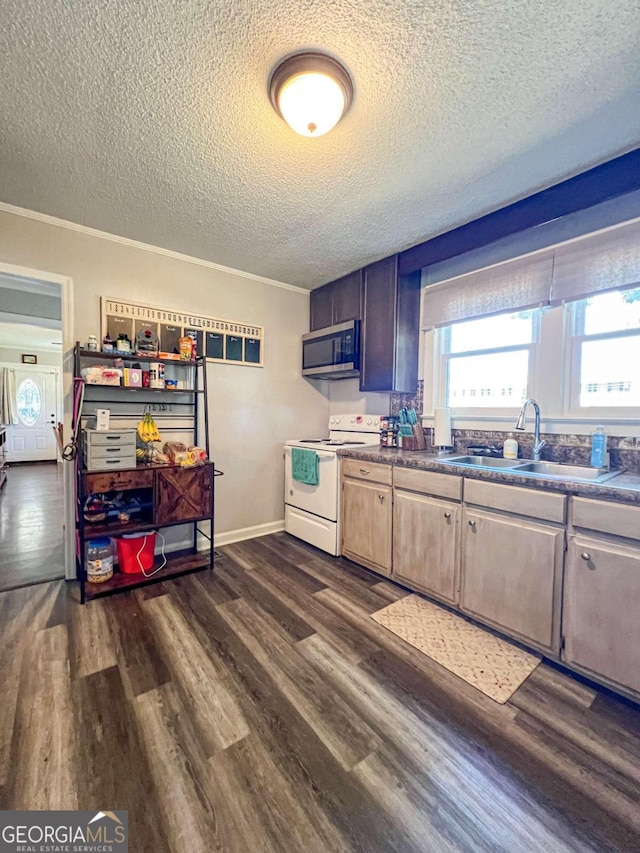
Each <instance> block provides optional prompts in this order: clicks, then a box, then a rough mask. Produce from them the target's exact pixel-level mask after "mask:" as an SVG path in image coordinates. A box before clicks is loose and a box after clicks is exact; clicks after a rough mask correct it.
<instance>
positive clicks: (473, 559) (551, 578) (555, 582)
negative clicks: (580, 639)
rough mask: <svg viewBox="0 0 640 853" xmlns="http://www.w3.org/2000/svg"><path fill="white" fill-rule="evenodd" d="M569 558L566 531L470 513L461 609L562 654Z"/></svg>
mask: <svg viewBox="0 0 640 853" xmlns="http://www.w3.org/2000/svg"><path fill="white" fill-rule="evenodd" d="M563 556H564V529H563V528H560V527H553V526H551V525H547V524H538V523H536V522H533V521H529V520H528V519H523V518H512V517H509V516H503V515H498V514H497V513H490V512H483V511H481V510H475V511H473V510H469V509H466V508H465V509H464V511H463V518H462V583H461V588H460V608H461V609H462V610H464V611H465V612H466V613H469V614H471V615H472V616H475V617H477V618H478V619H480V620H482V621H485V622H488V623H490V624H491V625H495V626H496V627H498V628H503V629H504V630H505V631H506V632H507V633H509V634H513V635H514V636H517V637H518V638H520V639H522V640H523V641H524V642H531V643H532V644H534V645H536V646H540V647H542V648H544V649H548V650H550V651H554V652H557V651H558V650H559V648H560V631H559V623H560V612H559V610H560V589H559V585H560V581H561V578H562V559H563Z"/></svg>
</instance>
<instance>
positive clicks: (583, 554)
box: [580, 551, 591, 560]
mask: <svg viewBox="0 0 640 853" xmlns="http://www.w3.org/2000/svg"><path fill="white" fill-rule="evenodd" d="M580 556H581V557H582V559H583V560H590V559H591V554H589V552H588V551H583V552H582V554H580Z"/></svg>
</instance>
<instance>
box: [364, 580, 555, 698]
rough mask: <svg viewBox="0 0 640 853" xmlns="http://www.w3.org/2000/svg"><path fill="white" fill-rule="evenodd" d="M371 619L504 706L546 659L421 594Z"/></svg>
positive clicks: (398, 602)
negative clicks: (543, 659) (524, 649)
mask: <svg viewBox="0 0 640 853" xmlns="http://www.w3.org/2000/svg"><path fill="white" fill-rule="evenodd" d="M371 618H372V619H375V621H376V622H378V623H379V624H380V625H383V626H384V627H385V628H387V629H388V630H389V631H391V632H392V633H393V634H395V635H396V636H398V637H400V638H401V639H403V640H405V641H406V642H407V643H410V644H411V645H412V646H414V647H415V648H416V649H419V650H420V651H421V652H423V653H424V654H425V655H428V656H429V657H430V658H432V659H433V660H434V661H436V663H439V664H440V665H441V666H444V667H446V669H448V670H449V671H450V672H453V673H455V675H458V676H459V677H460V678H463V679H464V680H465V681H467V682H468V683H469V684H472V685H473V686H474V687H477V688H478V690H481V691H482V692H483V693H485V694H486V695H487V696H490V697H491V698H492V699H495V701H496V702H500V703H501V704H504V703H505V702H506V701H507V699H509V697H510V696H511V695H512V694H513V693H514V692H515V691H516V690H517V688H518V687H520V685H521V684H522V682H523V681H525V680H526V679H527V678H528V677H529V676H530V675H531V673H532V672H533V670H534V669H535V668H536V667H537V666H538V664H539V663H540V661H541V660H542V658H541V657H540V656H539V655H535V654H531V653H530V652H525V651H523V650H522V649H520V648H518V646H514V645H512V644H511V643H508V642H507V641H506V640H502V639H500V638H499V637H496V636H495V635H494V634H491V633H490V632H489V631H485V630H483V629H482V628H479V627H477V626H476V625H472V624H471V623H470V622H468V621H467V620H466V619H463V618H462V617H461V616H457V615H456V614H455V613H451V612H450V611H448V610H445V609H444V608H443V607H438V605H437V604H433V603H432V602H430V601H426V600H425V599H424V598H421V597H420V596H418V595H409V596H407V597H406V598H402V599H400V601H394V602H393V604H390V605H389V606H388V607H384V608H383V609H382V610H378V611H377V612H376V613H373V614H372V615H371Z"/></svg>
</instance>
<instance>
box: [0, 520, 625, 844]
mask: <svg viewBox="0 0 640 853" xmlns="http://www.w3.org/2000/svg"><path fill="white" fill-rule="evenodd" d="M220 551H221V554H222V556H221V557H220V559H219V560H218V561H217V563H216V570H215V572H214V573H210V572H201V573H199V574H197V575H190V576H187V577H184V578H180V579H177V580H174V581H170V582H166V583H161V584H158V585H156V586H152V587H145V588H142V589H139V590H135V591H131V592H128V593H124V594H122V595H118V596H114V597H112V598H107V599H97V600H94V601H91V602H89V603H88V604H86V605H85V606H84V607H81V606H80V605H79V604H78V603H77V594H76V591H75V590H73V587H69V585H65V584H64V583H63V582H58V583H50V584H43V585H40V586H33V587H28V588H24V589H19V590H14V591H11V592H5V593H2V594H1V595H0V630H1V637H0V683H2V684H3V687H4V689H3V697H2V712H1V714H0V808H3V809H11V808H30V809H42V808H70V809H73V808H83V809H85V808H86V809H98V808H100V809H128V811H129V826H130V836H131V839H130V849H131V850H132V851H160V853H164V851H167V853H193V851H202V853H211V851H223V853H246V851H273V853H275V851H278V853H280V851H287V853H297V851H301V853H315V851H318V853H320V851H322V853H325V851H331V853H333V851H336V853H339V851H362V852H363V853H364V851H366V853H378V851H380V853H386V851H389V852H390V851H403V853H404V851H407V853H414V851H415V853H417V851H420V853H425V851H426V853H448V851H474V853H475V851H486V853H495V851H505V853H506V851H509V853H512V851H517V853H520V851H524V853H538V851H548V853H563V852H564V851H573V853H578V851H579V853H595V851H638V850H640V803H639V792H640V708H639V707H637V706H635V705H632V704H631V703H629V702H626V701H624V700H621V699H618V698H616V697H615V696H613V695H612V694H611V693H608V692H607V691H604V690H600V689H598V688H596V687H593V686H591V685H589V684H586V683H584V682H582V681H579V680H577V679H574V678H573V677H571V676H569V675H567V674H565V673H563V672H561V671H559V670H558V669H556V668H553V667H551V666H548V665H546V664H543V665H541V666H540V667H539V668H538V669H537V670H536V671H535V672H534V673H533V675H532V676H531V677H530V678H529V679H528V680H527V681H526V682H525V683H524V685H523V686H522V687H521V688H520V689H519V690H518V691H517V692H516V693H515V694H514V696H513V697H512V699H511V700H510V701H509V702H508V703H507V704H506V705H498V704H496V703H495V702H493V701H492V700H491V699H489V698H488V697H486V696H484V695H483V694H482V693H480V692H478V691H477V690H475V689H474V688H473V687H471V686H470V685H468V684H466V683H465V682H464V681H461V680H460V679H458V678H457V677H456V676H454V675H452V674H451V673H449V672H448V671H446V670H445V669H443V668H441V667H440V666H438V665H437V664H436V663H434V662H433V661H431V660H430V659H429V658H428V657H426V656H424V655H422V654H421V653H420V652H418V651H417V650H416V649H414V648H412V647H411V646H409V645H407V644H406V643H403V642H402V641H401V640H400V639H398V638H397V637H395V636H394V635H392V634H391V633H389V632H388V631H387V630H386V629H384V628H382V627H381V626H380V625H378V624H377V623H375V622H374V621H373V620H372V619H371V618H370V614H371V613H372V612H374V611H376V610H379V609H380V608H382V607H384V606H385V605H386V604H388V603H389V601H393V600H396V599H397V598H399V597H402V596H403V595H405V594H408V593H407V592H406V591H405V590H403V589H402V588H401V587H398V586H396V585H395V584H393V583H391V582H389V581H385V580H381V579H380V578H379V577H377V576H376V575H374V574H372V573H370V572H368V571H366V570H364V569H361V568H359V567H358V566H356V565H354V564H353V563H350V562H349V561H347V560H343V559H338V560H336V559H333V558H331V557H328V556H326V555H324V554H322V553H321V552H319V551H317V550H316V549H314V548H311V547H309V546H306V545H305V544H303V543H301V542H299V541H298V540H296V539H293V538H291V537H289V536H287V535H286V534H284V533H283V534H276V535H273V536H268V537H263V538H261V539H256V540H252V541H250V542H244V543H239V544H236V545H230V546H227V547H225V548H222V549H220Z"/></svg>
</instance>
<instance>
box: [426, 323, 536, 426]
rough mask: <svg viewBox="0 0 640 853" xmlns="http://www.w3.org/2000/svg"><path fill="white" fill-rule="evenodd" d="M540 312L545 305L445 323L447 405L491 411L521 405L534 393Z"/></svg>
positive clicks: (442, 361) (442, 378)
mask: <svg viewBox="0 0 640 853" xmlns="http://www.w3.org/2000/svg"><path fill="white" fill-rule="evenodd" d="M539 315H540V310H539V309H530V310H525V311H517V312H511V313H505V314H498V315H495V316H491V317H482V318H480V319H477V320H465V321H463V322H460V323H453V324H451V325H449V326H446V327H444V328H442V329H440V330H439V331H438V335H439V344H440V365H439V366H440V371H439V373H440V398H441V399H442V400H443V401H444V405H446V406H449V407H450V408H451V409H458V410H477V409H481V410H483V412H484V413H487V414H488V413H489V412H488V410H494V411H497V412H501V411H502V410H516V409H518V408H519V407H520V406H521V405H522V402H523V401H524V400H525V399H526V397H527V396H528V395H529V394H531V393H532V388H531V382H532V376H533V364H534V357H535V345H536V341H537V338H538V327H539ZM502 413H503V414H506V412H504V411H502Z"/></svg>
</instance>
